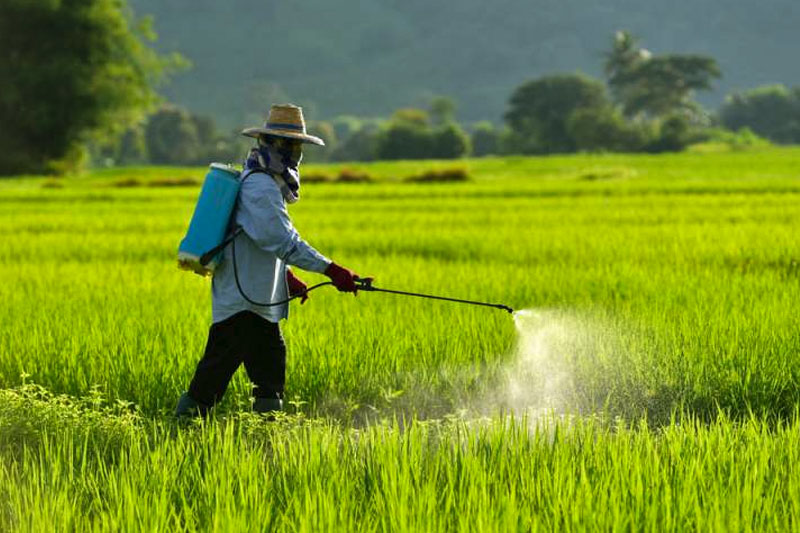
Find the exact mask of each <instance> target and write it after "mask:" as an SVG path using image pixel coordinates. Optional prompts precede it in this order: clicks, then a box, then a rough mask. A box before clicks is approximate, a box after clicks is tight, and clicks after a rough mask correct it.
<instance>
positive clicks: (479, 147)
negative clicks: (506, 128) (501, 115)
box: [471, 121, 500, 157]
mask: <svg viewBox="0 0 800 533" xmlns="http://www.w3.org/2000/svg"><path fill="white" fill-rule="evenodd" d="M471 141H472V153H473V155H475V156H476V157H481V156H484V155H491V154H497V153H499V152H500V132H499V131H497V128H495V127H494V125H493V124H492V123H491V122H489V121H483V122H478V123H477V124H475V126H474V127H473V129H472V139H471Z"/></svg>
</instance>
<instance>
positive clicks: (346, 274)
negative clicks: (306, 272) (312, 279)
mask: <svg viewBox="0 0 800 533" xmlns="http://www.w3.org/2000/svg"><path fill="white" fill-rule="evenodd" d="M325 275H326V276H328V277H329V278H331V281H332V282H333V286H334V287H336V288H337V289H339V292H352V293H355V294H358V286H357V285H356V281H355V280H356V278H358V275H357V274H356V273H355V272H353V271H352V270H350V269H349V268H344V267H340V266H339V265H337V264H336V263H331V264H330V265H328V268H326V269H325Z"/></svg>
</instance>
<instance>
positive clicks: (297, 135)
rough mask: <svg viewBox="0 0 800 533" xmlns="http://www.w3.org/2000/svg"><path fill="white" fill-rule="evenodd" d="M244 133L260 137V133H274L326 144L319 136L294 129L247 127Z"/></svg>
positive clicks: (305, 141) (307, 141) (289, 137)
mask: <svg viewBox="0 0 800 533" xmlns="http://www.w3.org/2000/svg"><path fill="white" fill-rule="evenodd" d="M242 135H245V136H247V137H253V138H258V137H259V136H260V135H274V136H275V137H286V138H287V139H297V140H300V141H303V142H304V143H309V144H316V145H317V146H325V141H323V140H322V139H320V138H319V137H316V136H314V135H308V134H307V133H297V132H293V131H285V130H275V129H270V128H246V129H244V130H242Z"/></svg>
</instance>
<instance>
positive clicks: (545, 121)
mask: <svg viewBox="0 0 800 533" xmlns="http://www.w3.org/2000/svg"><path fill="white" fill-rule="evenodd" d="M608 105H609V101H608V97H607V96H606V88H605V86H604V85H603V83H602V82H600V81H598V80H595V79H592V78H589V77H587V76H584V75H580V74H566V75H556V76H547V77H544V78H539V79H537V80H533V81H529V82H526V83H524V84H523V85H521V86H520V87H518V88H517V89H516V90H515V91H514V93H513V94H512V95H511V99H510V101H509V109H508V111H507V112H506V114H505V120H506V122H507V123H508V125H509V126H510V128H511V130H512V132H513V135H514V137H515V139H514V140H513V141H512V144H515V145H517V146H518V147H519V149H521V150H522V151H523V152H529V153H554V152H573V151H575V149H576V148H577V146H576V143H575V139H574V138H573V137H572V135H571V134H570V133H569V131H568V130H567V120H568V119H569V117H570V115H571V114H572V113H573V112H574V111H575V110H577V109H581V108H603V107H606V106H608Z"/></svg>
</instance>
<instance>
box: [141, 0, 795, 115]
mask: <svg viewBox="0 0 800 533" xmlns="http://www.w3.org/2000/svg"><path fill="white" fill-rule="evenodd" d="M131 5H132V6H133V8H134V10H135V12H136V14H137V15H145V14H151V15H153V16H154V17H155V27H156V30H157V31H158V33H159V37H160V38H159V42H158V48H159V49H161V50H165V51H179V52H181V53H183V54H184V55H185V56H186V57H188V58H189V59H190V60H191V61H192V62H193V63H194V67H193V69H192V70H191V71H189V72H186V73H183V74H181V75H179V76H177V77H175V79H174V80H173V82H172V84H171V85H170V86H169V87H167V88H166V89H165V91H164V93H165V94H166V96H167V97H168V98H169V99H170V100H172V101H174V102H176V103H179V104H182V105H184V106H186V107H188V108H189V109H191V110H193V111H195V112H199V113H204V114H209V115H212V116H213V117H214V118H215V119H216V120H217V121H218V122H219V123H220V124H222V125H224V126H226V127H233V126H235V125H241V124H244V123H251V122H253V121H254V120H255V121H256V122H258V121H260V120H262V119H263V113H264V110H265V109H266V107H267V105H268V104H269V103H270V102H276V101H292V102H296V103H299V104H301V105H304V106H306V107H307V108H308V111H309V113H308V114H309V115H310V116H311V118H331V117H333V116H336V115H340V114H351V115H359V116H382V115H388V114H389V113H390V112H391V111H392V110H394V109H396V108H398V107H403V106H410V105H416V106H423V105H425V104H426V103H427V102H428V100H429V99H430V97H431V96H433V95H439V94H444V95H450V96H453V97H454V98H455V99H456V100H457V102H458V105H459V110H458V117H459V119H461V120H464V121H473V120H481V119H489V120H494V121H499V120H500V119H501V117H502V113H503V111H504V109H505V104H506V101H507V99H508V96H509V94H510V93H511V91H512V90H513V89H514V87H516V86H517V85H519V84H520V83H521V82H522V81H524V80H526V79H529V78H532V77H536V76H540V75H543V74H547V73H553V72H573V71H577V70H580V71H583V72H586V73H588V74H592V75H600V74H601V65H602V61H603V52H604V51H605V50H606V49H607V48H608V46H609V43H610V39H611V36H612V33H613V32H614V31H615V30H617V29H629V30H631V31H633V32H634V33H636V34H638V35H639V36H641V37H642V38H643V41H644V45H645V46H646V47H647V48H649V49H650V50H652V51H653V52H655V53H664V52H696V53H703V54H709V55H711V56H713V57H715V58H716V59H717V60H718V61H719V63H720V66H721V67H722V71H723V75H724V77H723V79H722V80H720V82H718V84H717V89H716V91H715V92H714V94H711V95H708V96H706V97H703V98H702V100H703V101H704V103H706V104H707V105H713V106H716V105H717V104H718V103H719V102H721V100H722V98H723V96H724V95H725V94H726V93H727V92H729V91H731V90H734V89H745V88H750V87H753V86H756V85H762V84H767V83H779V82H780V83H786V84H790V85H792V84H800V62H799V61H797V57H798V55H799V53H800V39H798V30H797V29H798V28H800V8H799V7H798V6H797V0H762V1H760V2H754V1H752V0H726V1H724V2H723V1H720V0H672V1H670V2H664V1H659V2H656V1H653V0H605V1H602V2H600V1H597V0H560V1H556V0H548V1H545V0H535V1H523V0H492V1H486V0H457V1H453V0H450V1H443V0H371V1H360V0H337V1H332V0H300V1H298V0H273V1H264V0H261V1H259V0H226V1H225V2H218V1H212V0H195V1H194V2H164V1H162V0H131Z"/></svg>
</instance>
